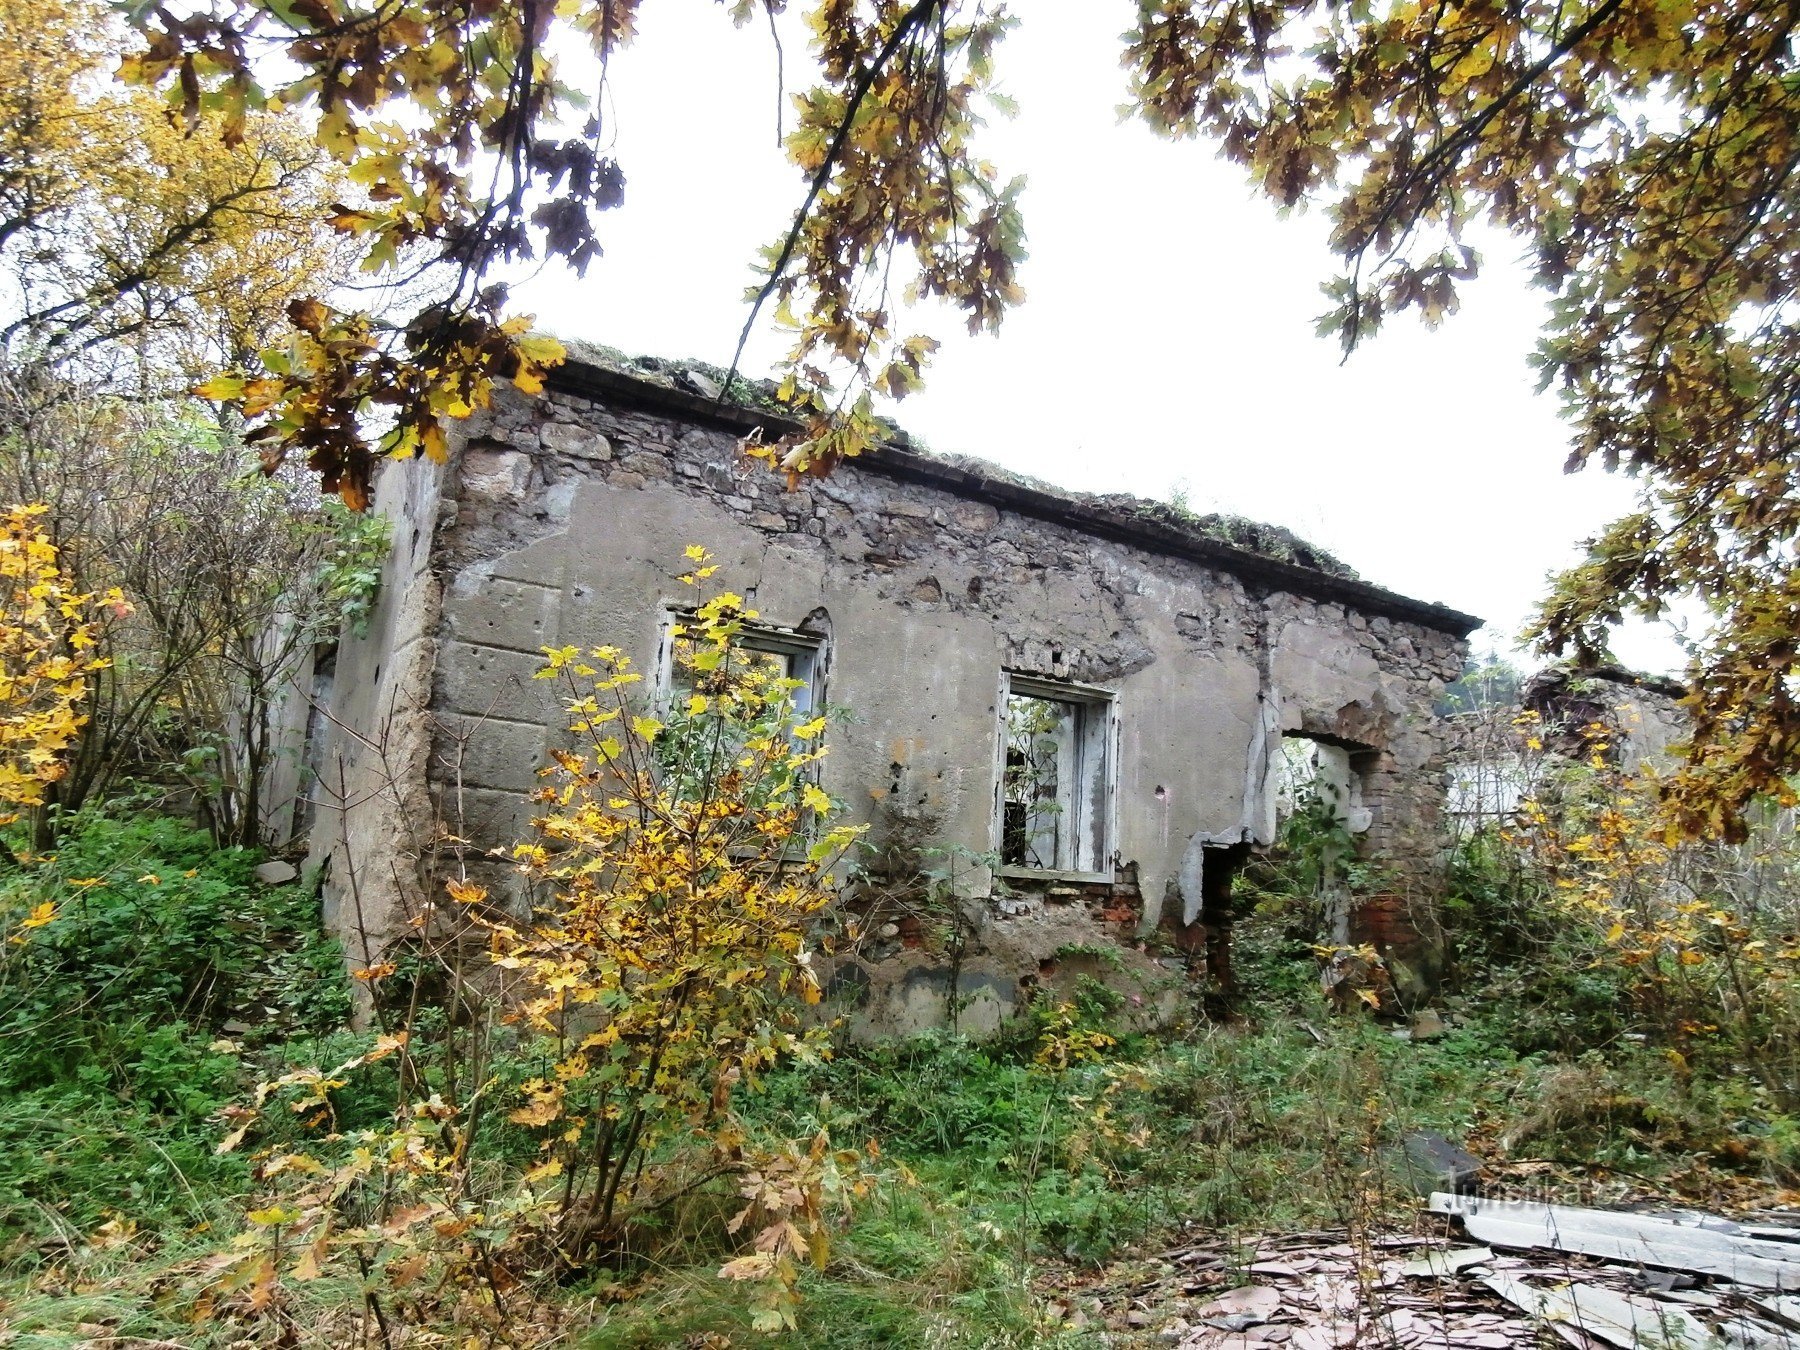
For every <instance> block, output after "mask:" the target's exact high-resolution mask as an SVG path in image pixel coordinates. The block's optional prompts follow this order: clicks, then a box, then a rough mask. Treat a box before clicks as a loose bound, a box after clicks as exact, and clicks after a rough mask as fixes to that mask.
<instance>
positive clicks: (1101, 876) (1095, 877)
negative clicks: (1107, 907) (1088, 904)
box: [994, 863, 1117, 886]
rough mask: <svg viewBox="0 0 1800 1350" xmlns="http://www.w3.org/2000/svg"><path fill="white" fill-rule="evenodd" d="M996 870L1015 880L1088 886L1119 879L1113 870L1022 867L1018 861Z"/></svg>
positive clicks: (1000, 874)
mask: <svg viewBox="0 0 1800 1350" xmlns="http://www.w3.org/2000/svg"><path fill="white" fill-rule="evenodd" d="M994 871H995V874H996V875H998V876H1002V877H1007V878H1010V879H1012V880H1015V881H1073V882H1079V883H1081V884H1083V885H1088V886H1111V885H1114V884H1115V883H1116V881H1117V874H1116V873H1113V872H1059V871H1057V870H1056V869H1055V868H1051V867H1022V866H1020V865H1019V864H1018V863H1002V864H1001V865H1000V866H999V867H997V868H995V869H994Z"/></svg>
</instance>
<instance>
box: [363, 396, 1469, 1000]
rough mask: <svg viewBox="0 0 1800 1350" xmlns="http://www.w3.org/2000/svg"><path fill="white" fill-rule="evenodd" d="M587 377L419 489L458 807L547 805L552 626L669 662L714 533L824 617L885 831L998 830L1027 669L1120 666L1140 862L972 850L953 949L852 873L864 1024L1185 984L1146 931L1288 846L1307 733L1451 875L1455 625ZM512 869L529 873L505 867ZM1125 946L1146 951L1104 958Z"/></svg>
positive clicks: (437, 677) (867, 791)
mask: <svg viewBox="0 0 1800 1350" xmlns="http://www.w3.org/2000/svg"><path fill="white" fill-rule="evenodd" d="M573 383H575V381H573V380H572V379H571V378H570V377H568V376H565V377H564V387H563V388H561V389H555V388H553V390H552V392H550V393H549V394H547V395H545V396H543V397H540V398H537V399H533V400H526V399H523V398H519V397H516V396H513V397H509V398H508V399H506V400H504V401H503V402H501V403H500V404H499V405H498V406H497V407H496V408H495V409H494V410H493V411H492V412H491V413H489V414H484V415H483V416H482V417H481V418H479V419H478V420H476V421H474V422H472V423H470V424H469V425H468V426H466V427H464V428H462V429H461V434H460V435H459V436H458V438H457V440H456V444H455V445H454V447H453V453H452V460H451V463H450V464H449V465H448V466H447V467H446V469H445V470H443V473H442V478H441V482H438V483H436V484H434V488H433V490H435V491H436V492H437V493H438V494H439V495H438V497H437V500H436V501H435V503H433V504H431V505H430V506H429V507H426V505H425V504H424V503H414V504H413V510H414V514H415V515H417V516H418V517H419V518H420V519H422V520H423V519H426V518H427V517H428V518H429V520H430V522H432V523H431V525H430V527H429V528H430V540H429V558H428V561H425V562H423V563H421V564H418V565H417V566H415V567H414V569H413V570H412V571H410V572H408V571H406V570H405V569H404V567H403V568H401V569H400V571H398V572H397V573H396V577H395V582H396V586H397V587H398V589H399V590H401V591H404V592H405V595H403V596H395V597H394V598H393V603H394V604H395V605H396V606H397V608H399V609H401V610H405V611H406V612H408V613H413V612H415V611H416V612H417V613H418V615H420V616H421V618H420V622H421V623H423V625H424V627H425V628H427V629H429V632H428V633H427V634H424V635H422V636H421V637H419V638H416V639H414V640H415V641H422V642H427V643H429V644H430V681H429V693H428V695H426V696H425V697H424V699H423V700H422V701H423V702H424V703H425V704H427V705H428V707H426V708H422V709H421V716H422V717H423V718H424V719H425V721H426V723H427V724H428V725H429V727H430V730H431V752H430V756H429V767H428V770H427V771H426V773H425V775H424V776H425V777H426V778H428V780H429V788H430V793H431V796H432V799H433V801H434V802H435V803H436V808H437V811H438V813H439V814H440V815H441V816H442V817H443V818H444V819H445V820H446V821H447V822H448V823H449V826H450V828H451V829H452V830H453V831H454V832H455V834H456V835H458V836H460V837H462V838H463V839H466V840H468V841H471V843H472V844H473V845H475V846H478V847H480V848H484V849H485V848H493V847H499V846H504V845H506V844H508V843H510V842H511V841H512V840H514V839H517V838H522V837H525V836H526V835H527V834H528V832H529V818H530V815H531V808H530V806H529V804H528V803H527V802H526V800H525V793H526V792H528V791H529V790H530V789H531V788H532V787H533V786H534V785H535V783H536V770H537V769H538V768H539V766H540V765H542V764H543V763H544V761H545V757H546V753H547V751H548V749H549V747H550V745H551V744H552V743H553V742H554V740H555V739H556V737H557V735H558V733H559V731H560V728H561V724H562V719H561V716H560V713H559V709H558V707H557V701H556V700H557V696H556V691H555V689H554V687H553V686H552V685H551V684H550V683H549V682H545V681H535V680H533V679H532V678H531V675H532V672H533V671H534V670H535V669H536V668H537V666H538V665H539V663H540V649H541V648H543V647H545V646H560V645H564V644H580V645H592V644H598V643H602V642H606V643H612V644H615V645H618V646H621V647H623V648H625V649H626V650H627V651H629V652H631V653H632V654H633V656H634V659H636V660H637V662H638V664H639V665H640V667H650V666H651V664H652V659H653V657H654V654H655V652H656V650H657V645H658V641H659V638H660V632H661V625H662V623H663V615H664V612H665V611H664V609H663V606H664V603H665V602H669V601H675V600H678V599H680V593H681V592H682V590H683V588H682V587H680V586H679V585H678V584H677V583H676V580H675V578H676V577H677V575H678V574H679V573H680V572H681V571H682V570H683V568H684V559H683V557H682V550H683V548H684V547H685V546H686V545H687V544H689V543H701V544H704V545H705V546H706V547H708V548H709V549H711V550H712V551H713V553H714V554H715V555H716V556H717V558H718V560H719V562H720V563H721V564H722V567H721V572H720V574H719V578H718V579H719V580H720V581H721V582H725V583H727V584H728V585H729V586H730V587H731V588H732V589H734V590H738V591H740V592H743V593H744V594H746V595H747V596H748V597H749V599H750V601H751V603H752V605H753V606H754V607H755V608H756V609H757V610H759V611H760V613H761V615H762V618H763V621H765V622H768V623H770V624H774V625H779V626H783V627H788V628H794V629H803V630H807V631H811V632H816V633H819V634H821V635H823V636H824V637H825V639H826V645H825V652H826V661H827V672H826V677H825V678H826V686H827V687H826V697H827V698H828V700H829V701H830V702H831V703H833V704H839V705H844V706H846V707H848V708H849V709H850V710H851V713H852V716H853V720H852V722H851V723H850V724H849V725H847V726H845V727H843V728H842V729H841V730H837V731H834V732H833V745H832V750H831V753H830V755H829V757H828V758H827V760H826V761H825V765H824V773H825V785H826V787H827V788H828V789H829V790H831V791H833V792H834V793H835V794H837V795H839V796H840V797H842V798H844V799H846V800H847V801H849V802H850V803H852V809H853V812H854V813H855V814H856V815H857V816H858V817H859V818H860V819H862V820H864V821H866V822H868V823H869V824H870V826H871V840H872V842H873V843H874V844H875V845H876V846H877V847H878V848H886V849H888V850H890V851H897V852H899V853H902V854H908V855H912V854H916V851H917V850H918V849H919V848H921V847H943V846H949V845H962V846H965V847H967V848H968V849H971V850H974V851H977V852H984V851H986V850H989V849H990V848H992V847H993V846H994V843H995V841H994V839H993V833H994V827H993V820H994V815H995V793H996V791H997V782H998V777H999V756H998V752H997V745H998V720H997V718H998V708H999V702H1000V690H1001V679H1002V671H1003V670H1011V671H1014V672H1022V673H1029V674H1034V675H1038V676H1041V677H1046V678H1053V679H1070V680H1076V681H1080V682H1083V683H1086V684H1091V685H1102V686H1105V687H1106V688H1108V689H1111V690H1114V691H1116V694H1117V707H1118V720H1119V728H1120V735H1119V745H1118V765H1117V784H1116V809H1117V830H1116V836H1115V842H1116V844H1117V849H1118V852H1117V861H1118V864H1119V866H1118V869H1117V873H1116V876H1115V878H1114V880H1113V881H1112V882H1111V883H1110V884H1087V883H1071V882H1068V881H1063V880H1051V881H1046V882H1044V883H1042V884H1032V883H1030V882H1021V881H1019V880H1017V879H1013V880H1011V881H1009V884H1008V886H1007V887H1006V888H996V887H995V886H994V885H993V878H992V877H990V876H989V875H988V874H987V873H986V871H985V870H984V869H981V868H975V869H973V870H972V871H971V872H970V873H969V875H968V877H967V881H966V891H967V893H968V895H969V896H970V899H969V902H968V904H969V912H970V919H971V922H972V923H973V925H974V931H975V937H974V939H973V941H972V943H971V945H970V946H969V947H968V949H967V950H965V951H964V952H963V953H962V956H961V958H960V960H958V961H956V962H954V963H952V962H950V961H948V960H947V959H946V958H944V957H943V956H942V955H940V954H937V953H935V952H934V950H933V948H932V944H931V943H930V942H929V941H927V935H925V934H923V933H922V932H921V931H920V929H919V925H918V923H917V921H916V920H909V917H908V915H907V913H905V912H904V911H905V906H904V905H903V904H898V902H895V903H894V904H888V905H887V907H886V908H884V904H886V902H884V900H883V898H882V895H881V894H880V893H879V892H880V887H879V886H878V885H865V886H864V887H863V888H862V889H861V891H860V892H857V893H854V894H852V895H851V896H850V897H849V899H850V902H851V903H853V904H856V905H859V906H860V907H862V908H864V909H866V910H868V911H869V913H868V915H867V918H868V931H869V933H870V938H869V940H868V941H867V942H866V943H865V944H864V945H863V947H862V948H861V950H860V951H859V953H858V954H857V956H856V957H855V959H853V960H852V959H850V958H845V959H844V960H842V961H840V963H839V966H838V970H837V974H836V976H835V978H834V985H835V986H836V988H837V989H838V990H839V991H841V992H842V993H843V994H844V995H845V997H846V998H847V999H850V1000H852V1001H853V1002H854V1003H855V1004H856V1006H857V1009H858V1023H859V1025H860V1026H861V1027H862V1028H863V1029H864V1030H865V1031H866V1032H869V1033H871V1034H873V1033H880V1032H892V1031H904V1030H910V1029H914V1028H916V1027H918V1026H920V1025H926V1024H930V1023H932V1022H935V1021H941V1020H943V1019H944V1018H945V1017H947V1016H948V1015H950V1013H951V1011H952V1010H955V1012H956V1014H957V1015H958V1016H960V1018H961V1019H962V1023H963V1025H965V1026H970V1027H973V1028H976V1029H982V1028H985V1027H990V1026H992V1025H995V1024H996V1023H997V1022H998V1020H999V1019H1000V1018H1002V1017H1004V1016H1005V1015H1007V1014H1009V1013H1010V1012H1012V1011H1014V1010H1016V1009H1017V1007H1018V1006H1019V1005H1020V1003H1021V1001H1022V1000H1023V999H1026V998H1029V997H1031V996H1032V995H1033V994H1034V991H1035V990H1036V989H1038V988H1040V987H1042V986H1046V985H1049V986H1054V985H1057V984H1058V983H1060V982H1062V981H1066V980H1069V979H1073V978H1075V977H1077V976H1078V975H1080V974H1083V973H1095V972H1096V971H1100V970H1101V968H1102V967H1104V970H1105V971H1110V972H1112V973H1111V975H1109V978H1110V979H1112V981H1113V982H1114V983H1118V982H1119V980H1118V978H1116V977H1117V976H1118V975H1119V973H1120V971H1121V970H1123V972H1124V979H1125V982H1126V984H1127V985H1129V986H1131V995H1132V997H1133V998H1135V999H1137V1000H1138V1001H1139V1002H1140V1003H1141V1005H1142V1006H1143V1008H1144V1009H1145V1015H1146V1016H1150V1015H1152V1014H1153V1013H1154V1012H1155V1011H1156V1010H1158V1009H1161V1008H1166V1004H1167V998H1168V987H1169V985H1170V984H1171V983H1172V981H1171V979H1170V976H1171V973H1172V972H1174V971H1177V970H1178V969H1179V965H1180V962H1179V960H1178V959H1176V958H1158V957H1157V956H1156V955H1155V952H1154V950H1153V949H1152V950H1149V951H1146V950H1142V948H1143V947H1144V944H1143V943H1142V942H1141V940H1140V939H1141V936H1142V935H1143V934H1146V933H1149V932H1150V931H1151V930H1153V929H1155V928H1156V927H1157V924H1158V922H1159V920H1163V919H1165V917H1166V918H1167V919H1168V921H1169V923H1170V924H1171V925H1172V926H1173V927H1174V928H1175V929H1177V930H1180V929H1183V928H1186V929H1190V930H1197V928H1198V926H1199V925H1200V923H1201V910H1202V908H1203V892H1204V891H1205V890H1206V887H1205V884H1204V878H1205V874H1206V871H1207V868H1208V866H1209V865H1210V866H1213V867H1215V868H1216V867H1219V866H1224V865H1227V860H1228V859H1229V860H1232V861H1235V860H1236V859H1237V858H1239V857H1241V853H1242V848H1243V846H1244V845H1245V844H1263V843H1267V842H1269V840H1270V837H1271V835H1272V832H1273V828H1274V818H1273V801H1272V793H1271V792H1270V790H1269V786H1270V762H1271V755H1272V754H1273V752H1274V750H1275V747H1276V745H1277V742H1278V739H1279V737H1280V736H1281V735H1283V734H1305V735H1310V736H1315V737H1319V738H1321V739H1326V740H1330V741H1332V742H1333V743H1337V744H1343V745H1347V746H1350V747H1352V749H1353V751H1354V752H1355V755H1356V763H1357V764H1358V766H1359V768H1360V769H1361V770H1362V772H1363V782H1362V790H1363V801H1364V804H1365V805H1366V806H1367V807H1368V808H1369V810H1370V815H1371V822H1370V827H1369V830H1368V834H1367V840H1368V846H1369V847H1370V848H1371V849H1372V850H1376V851H1379V852H1380V853H1381V854H1382V855H1383V856H1384V857H1386V858H1388V859H1389V860H1390V861H1392V863H1393V864H1394V866H1395V868H1396V870H1397V873H1398V874H1404V875H1405V876H1408V877H1411V878H1415V879H1417V884H1418V886H1419V887H1420V888H1421V890H1425V889H1429V883H1430V878H1431V876H1432V875H1433V873H1434V871H1435V868H1436V866H1437V860H1438V854H1439V848H1440V835H1441V819H1440V816H1441V810H1442V805H1443V797H1444V750H1445V746H1444V739H1443V729H1442V727H1441V725H1440V723H1439V721H1438V719H1437V718H1436V717H1435V716H1434V715H1433V711H1432V709H1433V706H1434V704H1435V702H1436V700H1437V698H1438V696H1439V695H1440V694H1441V693H1442V691H1443V687H1444V684H1445V683H1446V682H1447V681H1449V680H1452V679H1454V678H1455V677H1456V675H1457V674H1458V673H1459V672H1460V669H1461V662H1462V656H1463V643H1462V641H1461V639H1460V637H1459V636H1457V634H1456V633H1454V632H1450V631H1443V630H1442V629H1440V628H1438V627H1433V626H1430V625H1428V624H1426V623H1422V622H1415V621H1409V620H1406V619H1402V618H1396V617H1390V616H1388V615H1383V614H1379V613H1376V614H1366V613H1363V612H1361V611H1360V610H1359V609H1358V608H1356V607H1355V606H1352V605H1346V604H1345V603H1340V602H1334V601H1327V600H1320V599H1317V598H1313V597H1309V596H1306V595H1303V594H1299V593H1297V589H1296V591H1289V590H1281V589H1271V588H1270V587H1269V586H1268V584H1267V583H1266V581H1259V580H1255V579H1252V580H1246V579H1245V578H1244V577H1242V576H1240V575H1237V574H1235V573H1234V572H1233V571H1232V570H1230V569H1228V568H1224V567H1218V566H1207V565H1203V564H1201V563H1199V562H1196V561H1194V560H1193V559H1190V558H1185V557H1179V556H1172V555H1171V554H1170V553H1169V552H1168V551H1166V550H1162V549H1159V548H1155V547H1150V546H1140V545H1137V544H1134V543H1133V542H1131V541H1130V540H1129V539H1118V538H1106V537H1099V536H1098V535H1096V534H1095V533H1092V532H1089V531H1087V530H1084V529H1082V528H1078V527H1077V525H1075V524H1071V523H1068V522H1066V521H1059V520H1052V519H1046V518H1042V515H1041V514H1040V515H1033V514H1031V513H1029V512H1027V511H1024V510H1021V509H1015V508H1014V507H1013V506H1011V505H1009V504H1008V501H1007V500H1006V499H1005V498H1006V494H1004V493H999V492H995V493H992V494H986V493H983V491H982V489H981V487H980V485H979V484H974V485H972V486H967V487H964V488H962V489H960V490H955V491H953V490H949V489H948V488H946V487H944V486H940V485H937V484H935V483H933V482H921V481H916V477H917V475H914V476H913V478H912V479H909V477H908V475H907V473H906V472H904V471H902V470H903V469H904V466H901V469H892V468H884V467H882V466H879V465H876V464H866V465H865V464H861V463H857V462H854V461H853V462H850V463H847V464H845V465H842V466H840V467H839V468H838V469H837V470H836V471H835V472H834V473H833V474H832V475H831V476H829V477H828V478H825V479H822V480H809V481H807V482H806V483H804V484H803V485H802V486H801V487H799V488H798V489H796V490H793V491H787V490H784V488H783V486H782V484H781V482H780V481H779V480H778V479H775V478H773V477H772V476H771V475H769V474H768V473H767V471H766V470H764V469H763V468H761V467H760V466H759V465H757V464H755V463H754V462H752V461H749V460H747V459H746V458H745V457H744V456H743V454H742V453H741V451H740V448H739V441H738V436H739V431H740V429H741V428H739V427H734V426H732V425H729V424H726V425H720V424H719V422H718V421H716V420H713V419H709V418H707V417H705V416H702V415H699V414H697V413H695V412H693V411H691V410H680V409H670V408H667V407H661V406H656V402H657V401H656V399H655V397H653V396H651V397H646V398H645V399H642V400H636V403H637V406H628V404H629V403H630V402H632V401H630V400H622V399H618V398H612V397H605V398H597V397H591V396H587V395H584V394H583V393H581V392H578V391H576V390H574V389H572V388H570V387H569V386H570V385H571V384H573ZM410 469H411V466H397V467H396V468H395V469H390V470H389V472H388V474H387V476H386V477H387V478H388V479H392V478H393V477H395V475H396V474H404V473H406V472H409V471H410ZM385 488H386V483H385V481H384V490H385ZM403 626H405V625H403ZM407 631H409V632H410V631H412V629H411V628H410V627H408V628H407ZM387 640H389V639H388V638H387V637H385V636H384V635H383V634H382V633H379V632H378V633H376V634H374V635H372V637H371V638H370V639H369V641H370V642H371V643H379V642H382V641H387ZM352 645H354V644H352ZM340 659H342V658H340ZM353 659H354V658H353ZM339 684H340V686H341V684H342V680H341V677H340V681H339ZM421 786H422V784H421ZM1233 850H1235V852H1234V851H1233ZM486 867H487V869H488V871H489V872H490V874H491V875H490V876H489V877H488V878H486V879H487V880H488V881H490V883H491V884H493V885H494V886H496V887H504V886H505V884H506V877H507V874H506V871H505V869H504V867H503V865H502V864H500V863H499V862H497V861H495V862H490V863H488V864H486ZM909 924H910V926H909ZM1102 944H1104V945H1105V946H1108V947H1116V948H1118V949H1119V950H1120V951H1121V952H1123V953H1124V958H1123V960H1124V964H1123V966H1121V964H1120V962H1119V961H1113V960H1107V961H1098V960H1097V958H1096V957H1095V956H1094V952H1095V950H1096V949H1097V948H1099V947H1101V945H1102ZM1190 945H1191V944H1190Z"/></svg>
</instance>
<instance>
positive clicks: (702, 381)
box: [681, 370, 725, 398]
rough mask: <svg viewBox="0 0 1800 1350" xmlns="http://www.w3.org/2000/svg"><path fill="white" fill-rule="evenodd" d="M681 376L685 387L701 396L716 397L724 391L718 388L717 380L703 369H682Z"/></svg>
mask: <svg viewBox="0 0 1800 1350" xmlns="http://www.w3.org/2000/svg"><path fill="white" fill-rule="evenodd" d="M681 378H682V380H683V381H685V382H686V384H687V387H688V388H690V389H692V390H693V391H694V392H695V393H696V394H698V395H700V397H701V398H717V397H718V396H719V395H720V394H722V393H724V392H725V391H724V390H723V389H722V388H720V386H719V382H718V381H717V380H715V379H713V377H712V376H710V375H708V374H706V373H705V372H704V371H699V370H684V371H682V372H681Z"/></svg>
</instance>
